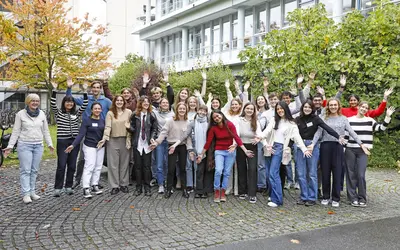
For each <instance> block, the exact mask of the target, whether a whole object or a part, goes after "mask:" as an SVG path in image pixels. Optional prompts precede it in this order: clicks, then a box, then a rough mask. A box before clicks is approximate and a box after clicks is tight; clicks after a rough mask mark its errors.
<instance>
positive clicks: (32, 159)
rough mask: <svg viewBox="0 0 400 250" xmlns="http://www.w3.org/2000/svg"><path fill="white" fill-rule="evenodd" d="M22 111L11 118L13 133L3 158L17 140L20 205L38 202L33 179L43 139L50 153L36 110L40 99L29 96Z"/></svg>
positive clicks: (39, 112) (44, 125)
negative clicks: (21, 203)
mask: <svg viewBox="0 0 400 250" xmlns="http://www.w3.org/2000/svg"><path fill="white" fill-rule="evenodd" d="M25 104H26V107H25V109H23V110H21V111H19V112H18V113H17V115H16V117H15V123H14V127H13V132H12V135H11V138H10V142H9V143H8V146H7V148H6V149H4V155H5V156H7V155H8V154H9V153H10V152H11V149H12V148H13V147H14V145H15V143H16V142H17V141H18V148H17V150H18V158H19V166H20V183H21V191H22V195H23V201H24V203H31V202H32V200H38V199H40V196H39V195H37V194H36V193H35V184H36V177H37V173H38V171H39V165H40V160H41V159H42V155H43V138H44V139H45V141H46V144H47V146H48V147H49V149H50V151H51V152H53V151H54V147H53V143H52V141H51V137H50V132H49V126H48V124H47V119H46V115H45V114H44V112H43V111H42V110H40V109H39V105H40V98H39V96H38V95H37V94H29V95H28V96H27V97H26V98H25Z"/></svg>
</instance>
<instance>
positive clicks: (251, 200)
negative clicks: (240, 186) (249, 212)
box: [249, 196, 257, 204]
mask: <svg viewBox="0 0 400 250" xmlns="http://www.w3.org/2000/svg"><path fill="white" fill-rule="evenodd" d="M249 202H250V203H251V204H254V203H256V202H257V197H255V196H253V197H250V199H249Z"/></svg>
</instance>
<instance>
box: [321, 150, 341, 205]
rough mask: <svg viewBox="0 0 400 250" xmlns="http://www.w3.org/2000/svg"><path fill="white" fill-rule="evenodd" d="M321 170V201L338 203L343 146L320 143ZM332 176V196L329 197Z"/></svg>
mask: <svg viewBox="0 0 400 250" xmlns="http://www.w3.org/2000/svg"><path fill="white" fill-rule="evenodd" d="M320 161H321V170H322V193H323V199H324V200H329V199H330V198H332V200H333V201H340V189H341V180H342V172H343V146H342V145H341V144H339V143H338V142H323V143H321V157H320ZM331 174H332V177H333V178H332V179H333V183H332V195H331Z"/></svg>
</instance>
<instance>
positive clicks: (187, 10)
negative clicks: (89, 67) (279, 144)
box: [133, 0, 372, 71]
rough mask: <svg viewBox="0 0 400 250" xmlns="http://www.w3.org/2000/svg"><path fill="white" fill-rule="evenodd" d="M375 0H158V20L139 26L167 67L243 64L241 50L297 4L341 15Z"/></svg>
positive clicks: (150, 54) (149, 49)
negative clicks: (220, 63) (214, 63)
mask: <svg viewBox="0 0 400 250" xmlns="http://www.w3.org/2000/svg"><path fill="white" fill-rule="evenodd" d="M371 2H372V0H267V1H266V0H157V1H156V3H155V20H153V21H149V22H146V24H145V25H144V26H143V27H140V28H138V29H136V30H135V31H134V33H133V34H134V35H139V36H140V40H141V41H143V42H144V43H145V48H144V51H143V55H144V56H145V58H148V59H151V60H154V61H155V62H156V63H157V64H158V65H161V67H163V68H166V67H167V66H168V65H171V64H174V66H175V68H176V70H177V71H186V70H191V69H193V68H194V67H195V65H196V63H198V62H199V61H200V62H204V61H209V60H212V61H214V62H216V61H222V62H223V63H224V64H225V65H230V66H231V67H233V68H234V67H235V66H237V67H240V65H241V62H240V60H239V59H238V54H239V52H240V51H241V50H243V49H244V48H246V47H248V46H256V45H257V44H260V43H262V42H263V39H262V38H263V37H264V36H265V34H266V33H267V32H269V31H271V30H272V29H281V28H285V27H287V26H288V25H289V23H288V21H287V19H286V17H287V15H288V13H289V12H291V11H293V10H294V9H296V8H307V7H310V6H313V5H315V4H317V3H323V4H325V6H326V9H327V12H328V14H329V16H331V17H332V18H334V19H335V20H338V21H339V20H340V18H341V16H343V14H345V13H346V12H349V11H351V10H352V9H354V8H358V9H365V8H368V7H371V6H372V3H371Z"/></svg>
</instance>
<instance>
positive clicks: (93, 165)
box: [82, 145, 104, 188]
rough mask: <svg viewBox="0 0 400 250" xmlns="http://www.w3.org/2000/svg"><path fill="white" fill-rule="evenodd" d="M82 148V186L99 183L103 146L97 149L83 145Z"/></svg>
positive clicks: (87, 186) (86, 186)
mask: <svg viewBox="0 0 400 250" xmlns="http://www.w3.org/2000/svg"><path fill="white" fill-rule="evenodd" d="M82 150H83V153H84V155H85V166H84V168H83V174H82V187H83V188H89V187H91V186H93V185H98V184H99V180H100V174H101V168H102V167H103V160H104V147H102V148H100V149H97V148H91V147H88V146H86V145H83V146H82Z"/></svg>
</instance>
